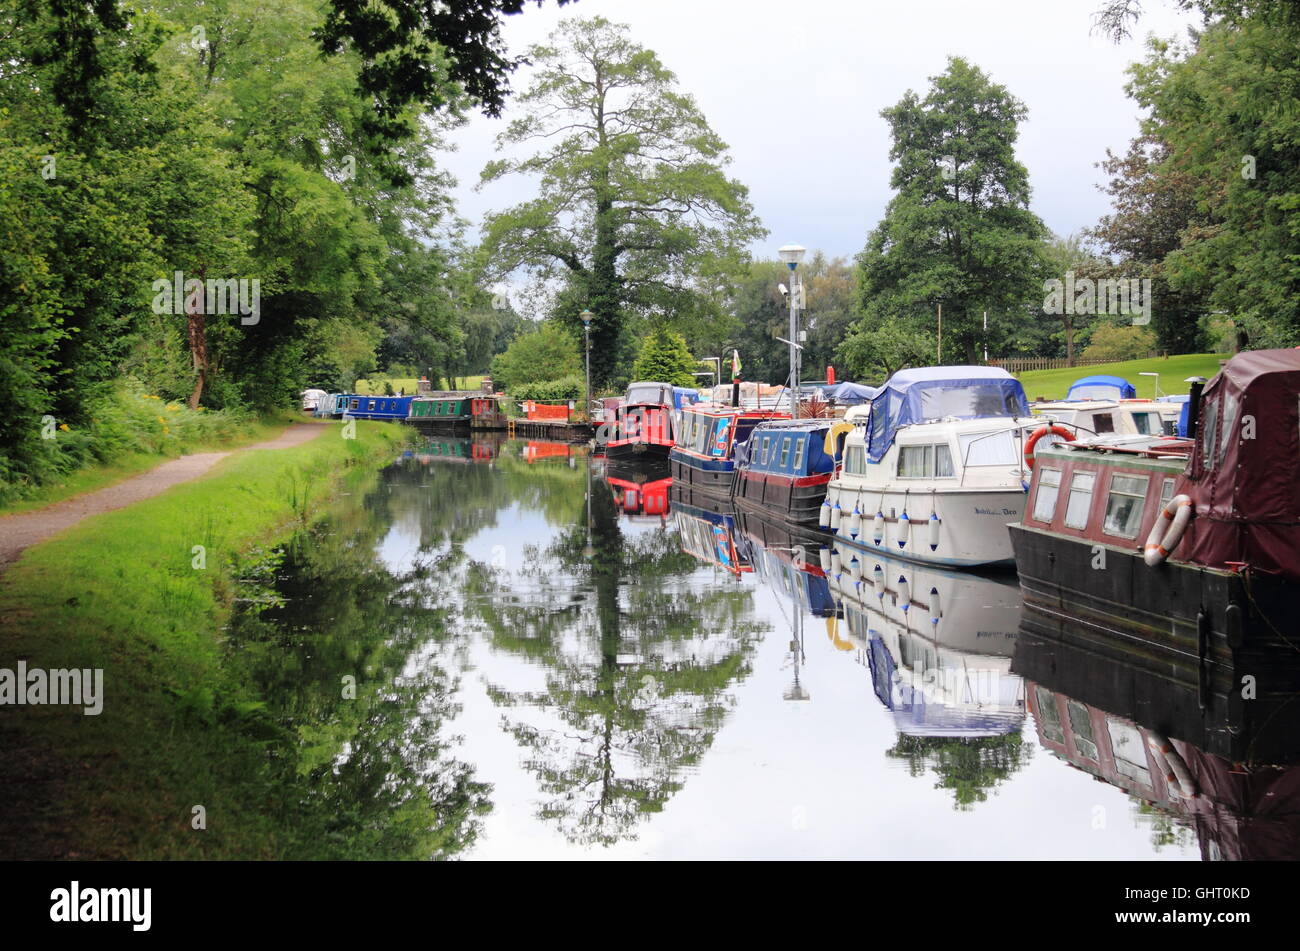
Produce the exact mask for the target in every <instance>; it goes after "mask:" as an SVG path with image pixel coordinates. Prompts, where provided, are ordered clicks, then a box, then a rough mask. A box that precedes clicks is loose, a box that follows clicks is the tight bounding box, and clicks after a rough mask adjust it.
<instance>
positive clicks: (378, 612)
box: [231, 439, 1202, 859]
mask: <svg viewBox="0 0 1300 951" xmlns="http://www.w3.org/2000/svg"><path fill="white" fill-rule="evenodd" d="M661 476H662V474H658V473H640V474H637V473H614V472H606V471H605V467H604V462H603V460H601V459H599V458H595V459H593V458H589V456H588V453H587V450H586V448H585V447H569V446H565V445H559V444H549V443H529V442H523V441H502V440H499V439H497V440H494V441H491V442H479V443H477V444H476V445H473V446H472V445H471V444H470V443H469V441H467V440H459V441H458V440H452V439H445V440H434V441H431V442H429V443H427V444H426V445H424V446H422V447H421V448H420V449H418V450H416V451H414V452H412V453H409V454H407V455H406V456H404V457H403V458H401V459H399V460H398V461H396V462H395V463H394V464H393V465H392V466H390V467H388V468H387V469H385V470H384V471H383V472H382V473H380V475H379V478H378V480H377V482H376V483H375V484H373V485H372V486H369V487H367V488H366V489H365V490H364V491H362V492H359V493H357V494H354V495H353V496H351V497H348V498H345V499H343V500H342V502H341V504H340V505H338V506H337V507H336V508H335V509H334V510H333V511H332V513H331V514H330V515H329V516H328V517H327V518H325V519H324V520H323V521H321V522H320V523H318V524H316V525H315V526H313V527H312V528H311V530H310V531H308V532H306V533H304V534H303V535H302V536H301V537H299V538H296V539H295V540H294V541H293V542H291V543H290V544H289V545H287V546H286V547H285V548H284V549H283V550H281V551H280V552H278V553H276V555H275V557H273V558H272V559H270V560H269V562H268V566H267V567H266V570H265V572H264V575H263V577H261V579H260V581H255V582H252V584H254V585H256V586H257V592H256V593H257V594H258V596H256V597H252V598H251V599H250V600H249V601H247V602H245V603H247V604H252V605H255V606H256V607H254V608H246V609H244V610H243V611H241V613H240V615H239V617H237V618H236V622H235V624H234V625H233V627H232V639H231V642H232V650H233V651H235V652H236V653H237V654H238V655H239V656H240V658H241V659H242V662H243V663H245V664H246V666H247V670H248V676H250V677H253V678H255V679H256V680H257V681H258V683H259V684H260V685H261V686H262V688H263V689H264V691H265V693H266V695H267V696H269V697H271V698H273V699H272V703H273V706H274V709H273V710H272V711H271V712H272V713H273V715H274V716H275V717H277V718H278V719H279V720H280V722H281V723H282V724H285V725H286V726H287V728H288V729H289V731H290V733H291V735H292V736H293V737H294V741H293V743H294V746H295V747H296V748H295V750H294V752H293V754H292V755H291V756H288V757H286V762H285V764H284V781H285V782H286V783H288V784H290V786H291V787H292V788H293V789H294V790H295V791H294V793H293V795H294V796H297V797H298V798H299V800H300V802H299V804H298V806H296V807H295V809H296V810H297V812H294V811H293V810H291V811H290V812H291V813H293V814H301V815H304V816H305V815H312V816H315V817H317V818H316V819H315V820H313V821H316V822H318V823H320V831H319V835H320V836H321V837H323V838H330V837H332V841H337V842H338V843H339V844H340V846H341V848H342V850H343V851H344V852H345V853H346V854H351V855H355V856H356V857H358V858H361V857H394V858H396V857H428V856H429V855H433V856H435V857H451V856H456V857H461V858H487V859H493V858H512V859H513V858H698V857H752V858H767V857H797V858H809V857H818V858H905V859H916V858H1074V857H1077V858H1159V859H1197V858H1200V857H1201V854H1202V843H1200V842H1199V841H1198V833H1197V829H1196V828H1195V827H1194V826H1193V825H1192V824H1190V823H1188V822H1187V821H1185V820H1182V819H1180V818H1178V817H1177V816H1176V815H1174V814H1172V813H1171V812H1170V811H1164V810H1161V809H1160V808H1155V807H1152V806H1150V805H1147V804H1144V803H1143V801H1142V800H1141V799H1140V798H1136V797H1132V796H1130V795H1129V794H1128V793H1126V792H1125V790H1124V789H1122V788H1119V786H1117V785H1115V784H1113V783H1109V782H1104V781H1098V780H1097V779H1095V778H1094V777H1093V776H1092V775H1090V774H1089V773H1088V772H1086V771H1084V770H1082V769H1079V768H1075V767H1074V766H1072V765H1071V764H1070V763H1068V762H1066V761H1065V760H1064V759H1063V758H1062V757H1061V756H1059V755H1057V754H1055V753H1053V752H1052V751H1051V750H1049V749H1047V748H1046V747H1045V745H1044V743H1043V742H1042V741H1041V740H1040V728H1039V725H1038V723H1037V722H1036V718H1035V714H1034V711H1033V710H1032V709H1031V705H1030V704H1029V703H1028V702H1027V692H1028V691H1029V690H1031V689H1036V688H1035V687H1032V686H1031V687H1027V686H1026V681H1025V680H1024V679H1022V678H1021V676H1019V674H1017V672H1016V669H1017V663H1018V662H1016V661H1015V658H1014V655H1015V652H1016V649H1017V643H1018V641H1019V637H1018V624H1019V615H1020V606H1019V589H1018V587H1017V586H1016V584H1015V580H1014V576H1006V575H1003V576H997V575H994V576H979V575H968V574H967V575H963V574H955V575H953V574H949V573H942V572H933V571H931V572H929V573H926V572H925V571H922V570H920V569H916V568H915V567H913V566H908V565H906V564H905V563H889V562H886V563H884V564H883V565H882V570H881V572H880V579H878V580H883V582H884V584H883V586H882V590H885V591H886V595H885V596H883V597H877V596H875V595H874V594H873V593H871V592H872V591H873V590H874V588H875V586H874V585H871V584H860V583H857V582H856V581H855V580H854V575H855V574H859V573H860V570H861V569H862V567H863V566H860V565H856V564H848V563H849V562H851V559H852V553H851V552H848V551H847V550H846V551H845V552H843V555H844V556H845V557H843V558H841V557H839V556H838V554H837V558H836V559H835V561H834V562H833V563H830V564H828V568H829V569H830V570H828V571H823V570H822V567H821V564H822V562H821V557H822V556H821V555H820V553H818V550H817V543H816V541H815V540H813V541H811V542H810V541H809V539H808V538H807V537H800V536H797V535H794V534H792V533H791V532H790V530H789V529H787V528H783V527H781V526H775V525H770V524H767V523H765V522H763V521H761V520H758V519H754V518H752V517H749V516H745V515H743V514H742V515H740V516H739V517H737V516H736V515H734V514H733V513H731V511H730V510H729V509H725V508H723V507H721V506H718V507H714V508H716V509H717V510H710V507H709V506H689V505H681V504H673V503H672V502H671V501H670V500H669V497H668V492H667V486H668V483H667V481H665V480H663V479H662V478H661ZM694 501H699V500H694ZM837 570H838V577H837V576H836V575H837ZM873 571H874V565H872V566H870V567H866V568H865V573H866V575H868V576H869V575H870V574H871V572H873ZM895 573H897V577H895ZM886 576H887V577H886ZM900 579H902V584H905V585H908V586H909V587H910V591H908V592H906V593H907V595H908V596H907V597H906V598H903V597H900V591H899V590H898V589H899V584H900ZM868 580H870V579H869V578H868ZM268 604H269V606H267V605H268ZM902 604H907V605H908V606H909V610H908V611H906V612H904V611H902V610H901V605H902ZM1023 649H1024V648H1023V647H1022V650H1023ZM348 678H355V682H354V683H355V686H354V687H353V695H352V696H348V695H347V688H348V685H349V683H350V681H349V679H348ZM1047 686H1049V687H1050V685H1047ZM304 821H305V820H304ZM314 834H315V833H314Z"/></svg>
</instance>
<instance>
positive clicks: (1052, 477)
mask: <svg viewBox="0 0 1300 951" xmlns="http://www.w3.org/2000/svg"><path fill="white" fill-rule="evenodd" d="M1060 495H1061V470H1060V469H1043V471H1042V472H1040V473H1039V474H1038V492H1037V494H1036V495H1035V496H1034V520H1035V521H1038V522H1050V521H1051V520H1052V518H1053V517H1054V516H1055V515H1056V501H1057V499H1058V498H1060Z"/></svg>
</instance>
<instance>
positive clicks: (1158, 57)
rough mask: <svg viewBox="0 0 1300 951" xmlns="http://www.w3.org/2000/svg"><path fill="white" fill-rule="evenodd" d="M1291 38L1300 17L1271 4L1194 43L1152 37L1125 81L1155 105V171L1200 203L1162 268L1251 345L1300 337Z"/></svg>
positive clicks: (1299, 200) (1162, 182)
mask: <svg viewBox="0 0 1300 951" xmlns="http://www.w3.org/2000/svg"><path fill="white" fill-rule="evenodd" d="M1297 43H1300V24H1297V23H1296V22H1294V21H1293V20H1291V19H1288V18H1287V17H1285V16H1283V15H1282V14H1281V12H1280V11H1278V10H1276V9H1275V8H1274V7H1272V6H1271V5H1267V4H1266V5H1263V6H1261V7H1260V9H1259V10H1258V11H1257V12H1256V13H1254V14H1252V15H1251V16H1245V17H1239V18H1226V19H1225V20H1223V21H1222V22H1219V23H1216V24H1214V25H1212V26H1211V27H1209V28H1208V29H1207V30H1206V31H1205V32H1203V33H1201V34H1199V35H1198V36H1197V37H1196V38H1195V47H1194V48H1190V49H1189V48H1181V47H1175V46H1171V45H1169V44H1165V43H1160V42H1156V41H1153V42H1152V44H1151V48H1152V53H1151V56H1150V58H1149V59H1148V60H1147V61H1146V62H1145V63H1143V64H1140V65H1138V66H1136V67H1134V69H1133V81H1132V83H1131V84H1130V92H1131V94H1132V95H1133V96H1134V98H1135V99H1136V100H1137V101H1138V103H1140V104H1141V105H1142V106H1144V107H1146V108H1147V109H1149V110H1150V117H1149V119H1148V120H1147V122H1146V123H1145V124H1144V132H1146V133H1148V134H1150V135H1151V136H1153V137H1156V138H1158V139H1159V141H1160V142H1162V143H1164V144H1165V147H1166V148H1165V151H1164V152H1163V153H1162V154H1161V155H1158V156H1156V157H1155V158H1156V160H1157V161H1158V165H1157V166H1156V167H1155V170H1154V176H1153V177H1154V180H1155V181H1156V182H1157V183H1158V184H1159V187H1160V188H1161V189H1164V190H1165V191H1167V192H1171V193H1173V194H1178V195H1183V196H1187V197H1194V200H1195V204H1196V211H1195V213H1194V214H1192V215H1190V216H1189V217H1190V220H1189V222H1188V224H1187V225H1185V226H1184V227H1183V228H1182V229H1181V230H1180V231H1179V232H1178V235H1177V237H1178V247H1175V248H1172V249H1170V250H1168V251H1167V253H1166V254H1165V256H1164V258H1163V259H1162V262H1161V274H1162V275H1163V276H1165V277H1167V278H1168V281H1169V284H1170V286H1171V287H1172V288H1173V290H1174V291H1175V292H1180V293H1183V294H1186V295H1188V296H1189V297H1191V298H1192V299H1196V300H1202V301H1204V304H1205V309H1207V310H1211V311H1220V312H1225V313H1227V314H1228V315H1229V316H1230V317H1231V318H1232V319H1233V320H1234V321H1235V322H1236V324H1237V326H1238V328H1239V329H1240V330H1242V331H1244V332H1245V333H1246V334H1248V335H1249V338H1250V342H1251V343H1252V344H1254V345H1257V346H1289V345H1294V344H1296V343H1300V224H1297V222H1298V221H1300V215H1298V214H1297V211H1298V210H1300V123H1297V121H1296V109H1295V102H1296V100H1297V97H1300V64H1298V63H1297V61H1296V56H1295V50H1296V45H1297ZM1184 200H1186V198H1184Z"/></svg>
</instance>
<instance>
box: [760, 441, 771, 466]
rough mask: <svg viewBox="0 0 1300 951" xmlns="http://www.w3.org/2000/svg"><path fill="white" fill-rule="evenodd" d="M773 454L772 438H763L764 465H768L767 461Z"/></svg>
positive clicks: (762, 460)
mask: <svg viewBox="0 0 1300 951" xmlns="http://www.w3.org/2000/svg"><path fill="white" fill-rule="evenodd" d="M771 453H772V437H771V436H764V437H763V458H762V459H761V460H760V461H761V462H762V464H763V465H767V460H768V457H769V456H770V455H771Z"/></svg>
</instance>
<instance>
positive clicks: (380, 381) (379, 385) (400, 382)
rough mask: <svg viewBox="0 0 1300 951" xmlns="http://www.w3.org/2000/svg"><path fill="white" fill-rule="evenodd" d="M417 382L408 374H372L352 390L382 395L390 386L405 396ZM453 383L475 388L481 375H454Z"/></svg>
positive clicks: (479, 383)
mask: <svg viewBox="0 0 1300 951" xmlns="http://www.w3.org/2000/svg"><path fill="white" fill-rule="evenodd" d="M417 382H418V381H417V380H416V378H415V377H413V376H408V377H400V376H392V377H384V376H374V377H371V378H370V379H368V380H357V383H356V390H354V392H356V393H374V394H378V395H383V394H384V393H387V392H388V390H387V389H386V386H391V387H392V389H393V392H394V393H396V392H397V391H398V390H401V391H402V392H403V393H405V394H406V395H407V396H410V395H411V394H412V393H414V392H415V385H416V383H417ZM455 383H456V387H455V388H456V389H460V390H477V389H478V388H479V387H480V386H482V385H483V375H482V374H480V375H478V376H458V377H456V380H455Z"/></svg>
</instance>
